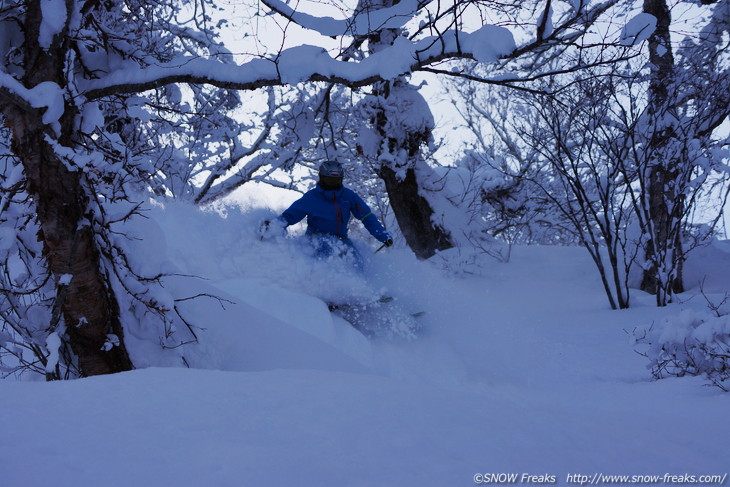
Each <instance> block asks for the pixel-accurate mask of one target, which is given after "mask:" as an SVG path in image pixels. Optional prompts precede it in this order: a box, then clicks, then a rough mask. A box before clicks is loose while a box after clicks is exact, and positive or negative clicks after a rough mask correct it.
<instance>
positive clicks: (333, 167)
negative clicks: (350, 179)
mask: <svg viewBox="0 0 730 487" xmlns="http://www.w3.org/2000/svg"><path fill="white" fill-rule="evenodd" d="M322 176H325V177H330V178H344V177H345V169H344V168H343V167H342V164H340V163H339V162H337V161H324V162H323V163H322V164H321V165H320V166H319V177H320V178H322Z"/></svg>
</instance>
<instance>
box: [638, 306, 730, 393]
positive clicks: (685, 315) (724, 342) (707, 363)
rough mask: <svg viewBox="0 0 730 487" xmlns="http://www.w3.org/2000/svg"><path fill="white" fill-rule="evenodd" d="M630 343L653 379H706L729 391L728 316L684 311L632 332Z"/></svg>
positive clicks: (729, 339) (729, 322)
mask: <svg viewBox="0 0 730 487" xmlns="http://www.w3.org/2000/svg"><path fill="white" fill-rule="evenodd" d="M632 342H633V345H634V347H635V349H636V351H637V352H638V353H639V354H640V355H643V356H644V357H646V358H648V359H649V366H648V368H650V369H651V373H652V375H653V376H654V378H656V379H662V378H665V377H684V376H685V375H691V376H705V377H706V378H707V379H708V380H709V381H710V384H711V385H714V386H717V387H719V388H720V389H722V390H723V391H725V392H729V391H730V316H716V315H713V314H712V313H710V312H709V311H708V312H697V311H691V310H686V311H683V312H682V313H681V314H679V315H678V316H670V317H666V318H664V319H663V320H662V321H661V322H660V323H656V322H654V323H652V324H651V325H648V326H643V327H639V328H637V329H635V330H634V332H633V336H632Z"/></svg>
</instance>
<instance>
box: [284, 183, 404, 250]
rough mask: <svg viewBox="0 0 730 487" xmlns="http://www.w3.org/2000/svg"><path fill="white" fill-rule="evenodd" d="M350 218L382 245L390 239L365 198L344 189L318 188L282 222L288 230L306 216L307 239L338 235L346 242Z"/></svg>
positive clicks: (298, 202)
mask: <svg viewBox="0 0 730 487" xmlns="http://www.w3.org/2000/svg"><path fill="white" fill-rule="evenodd" d="M351 214H352V215H354V216H355V218H357V219H358V220H360V221H361V222H362V223H363V225H365V228H367V230H368V231H369V232H370V234H371V235H372V236H373V237H375V238H376V239H378V240H379V241H381V242H385V241H386V240H388V239H389V238H391V237H390V235H389V234H388V232H387V231H386V230H385V228H383V226H382V225H381V224H380V222H379V221H378V218H377V217H376V216H375V215H373V213H372V212H371V211H370V207H369V206H368V205H367V204H366V203H365V202H364V201H363V200H362V198H360V197H359V196H358V195H357V194H355V192H354V191H352V190H351V189H348V188H345V187H342V188H340V189H335V190H325V189H323V188H322V187H320V186H317V187H315V188H314V189H310V190H309V191H307V192H306V193H304V196H302V197H301V198H299V199H298V200H297V201H295V202H294V203H292V205H291V206H290V207H289V208H287V209H286V211H284V213H282V214H281V216H280V217H279V218H281V220H283V221H284V223H285V225H286V226H287V227H288V226H289V225H294V224H295V223H299V222H300V221H302V219H303V218H304V217H305V216H306V217H307V235H317V234H324V235H335V236H337V237H339V238H342V239H347V226H348V224H349V223H350V215H351Z"/></svg>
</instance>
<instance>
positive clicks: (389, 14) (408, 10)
mask: <svg viewBox="0 0 730 487" xmlns="http://www.w3.org/2000/svg"><path fill="white" fill-rule="evenodd" d="M431 2H432V0H402V1H401V2H400V3H397V4H396V5H394V6H392V7H389V8H382V9H377V10H372V9H364V10H360V11H358V12H355V14H354V15H353V16H352V17H350V18H348V19H342V20H337V19H333V18H332V17H316V16H314V15H309V14H306V13H303V12H297V11H296V9H294V8H292V7H290V6H289V5H287V4H286V3H284V2H283V1H281V0H262V2H261V3H263V4H264V5H266V6H267V7H269V8H270V9H271V10H273V11H274V12H276V13H277V14H279V15H281V16H282V17H285V18H287V19H289V20H291V21H292V22H294V23H295V24H297V25H300V26H301V27H304V28H305V29H309V30H313V31H316V32H319V33H320V34H322V35H325V36H337V37H339V36H342V35H349V36H353V37H358V36H365V35H368V34H370V33H372V32H376V31H378V30H381V29H396V28H399V27H403V26H404V25H405V24H406V23H407V22H408V21H410V20H412V19H413V15H414V14H415V13H416V12H418V11H419V10H420V9H422V8H424V7H425V6H426V5H428V4H429V3H431Z"/></svg>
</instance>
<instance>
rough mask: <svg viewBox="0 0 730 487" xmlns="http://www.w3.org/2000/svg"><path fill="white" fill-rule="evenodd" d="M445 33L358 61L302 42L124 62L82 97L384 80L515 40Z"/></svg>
mask: <svg viewBox="0 0 730 487" xmlns="http://www.w3.org/2000/svg"><path fill="white" fill-rule="evenodd" d="M458 41H459V42H458V43H457V33H456V31H449V32H446V33H444V34H443V35H441V36H439V37H428V38H425V39H422V40H420V41H417V42H411V41H410V40H408V39H406V38H405V37H399V38H397V39H396V40H395V42H394V43H393V45H392V46H389V47H387V48H385V49H383V50H381V51H379V52H377V53H375V54H372V55H370V56H368V57H367V58H365V59H363V60H362V61H359V62H347V61H340V60H337V59H334V58H332V57H331V56H330V55H329V53H328V52H327V51H326V50H325V49H324V48H322V47H318V46H311V45H301V46H296V47H292V48H289V49H285V50H284V51H282V52H281V53H280V54H279V55H278V56H277V57H276V58H274V59H253V60H251V61H248V62H247V63H244V64H240V65H235V64H226V63H222V62H220V61H217V60H214V59H204V58H191V57H180V58H177V60H175V61H172V62H170V63H165V64H158V65H154V66H148V67H139V66H138V65H136V64H133V63H131V62H130V63H127V64H125V65H123V66H122V67H120V68H119V69H117V70H115V71H113V72H111V73H110V74H108V75H107V76H105V77H103V78H100V79H97V80H88V81H86V82H83V85H82V86H80V88H81V91H82V93H83V94H84V96H86V98H87V99H89V100H93V99H97V98H100V97H103V96H107V95H110V94H117V93H134V92H140V91H146V90H150V89H153V88H157V87H159V86H163V85H166V84H170V83H193V84H209V85H213V86H217V87H220V88H226V89H235V90H253V89H257V88H263V87H266V86H279V85H285V84H296V83H299V82H305V81H327V82H333V83H339V84H343V85H347V86H351V87H357V86H365V85H369V84H372V83H374V82H376V81H387V80H391V79H394V78H396V77H398V76H400V75H403V74H407V73H410V72H413V71H417V70H419V69H420V68H422V67H425V66H428V65H430V64H433V63H436V62H439V61H443V60H446V59H459V58H460V59H475V60H477V61H479V62H494V61H496V60H497V59H498V58H499V57H502V56H506V55H508V54H510V53H511V52H512V51H513V50H514V49H515V42H514V39H513V37H512V34H511V32H510V31H509V30H507V29H505V28H503V27H497V26H494V25H485V26H483V27H481V28H480V29H478V30H476V31H475V32H472V33H464V32H459V33H458Z"/></svg>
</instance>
